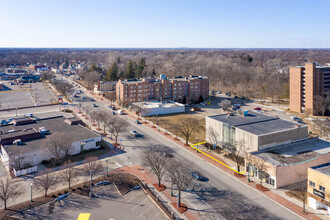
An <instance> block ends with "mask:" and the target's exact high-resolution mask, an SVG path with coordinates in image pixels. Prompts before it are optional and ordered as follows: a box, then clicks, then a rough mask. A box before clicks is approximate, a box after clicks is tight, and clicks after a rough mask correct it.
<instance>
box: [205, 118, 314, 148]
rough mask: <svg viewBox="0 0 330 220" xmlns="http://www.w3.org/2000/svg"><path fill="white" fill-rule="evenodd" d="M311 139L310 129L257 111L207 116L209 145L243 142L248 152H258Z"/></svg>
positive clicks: (207, 139)
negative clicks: (309, 137) (309, 136)
mask: <svg viewBox="0 0 330 220" xmlns="http://www.w3.org/2000/svg"><path fill="white" fill-rule="evenodd" d="M307 138H308V127H307V126H306V125H303V124H298V123H293V122H290V121H286V120H282V119H279V118H278V117H272V116H267V115H264V114H259V113H256V112H248V114H238V113H234V114H220V115H212V116H207V117H206V142H208V143H210V144H213V145H220V144H231V145H234V144H235V142H238V141H242V142H243V143H244V145H245V151H246V152H253V151H259V150H262V149H266V148H271V147H275V146H278V145H284V144H289V143H291V142H294V141H296V140H301V139H307Z"/></svg>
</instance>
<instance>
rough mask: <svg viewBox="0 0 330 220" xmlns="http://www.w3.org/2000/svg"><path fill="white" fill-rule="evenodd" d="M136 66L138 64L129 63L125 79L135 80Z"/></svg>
mask: <svg viewBox="0 0 330 220" xmlns="http://www.w3.org/2000/svg"><path fill="white" fill-rule="evenodd" d="M135 66H136V63H135V62H134V61H132V60H130V61H128V62H127V64H126V71H125V78H126V79H132V78H135Z"/></svg>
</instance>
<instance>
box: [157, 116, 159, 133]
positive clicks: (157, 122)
mask: <svg viewBox="0 0 330 220" xmlns="http://www.w3.org/2000/svg"><path fill="white" fill-rule="evenodd" d="M157 127H158V131H159V118H158V119H157Z"/></svg>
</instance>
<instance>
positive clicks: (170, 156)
mask: <svg viewBox="0 0 330 220" xmlns="http://www.w3.org/2000/svg"><path fill="white" fill-rule="evenodd" d="M164 157H167V158H173V157H174V156H173V154H170V153H168V152H164Z"/></svg>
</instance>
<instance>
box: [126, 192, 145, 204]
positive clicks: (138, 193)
mask: <svg viewBox="0 0 330 220" xmlns="http://www.w3.org/2000/svg"><path fill="white" fill-rule="evenodd" d="M141 193H143V191H141V192H140V193H138V194H137V195H136V196H134V197H132V198H131V199H130V200H128V201H127V202H130V201H132V200H133V199H135V197H137V196H138V195H140V194H141Z"/></svg>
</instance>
